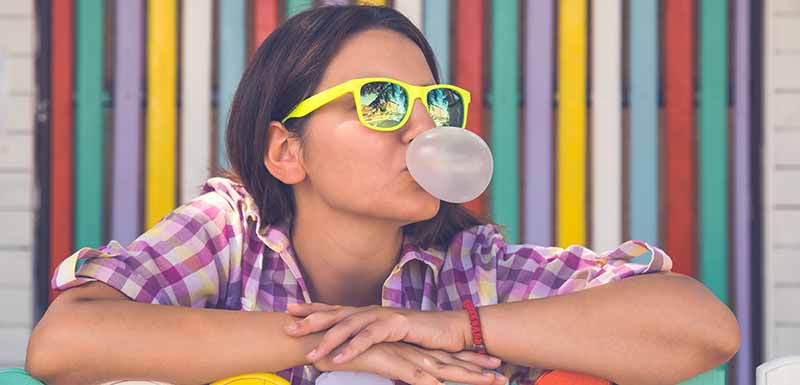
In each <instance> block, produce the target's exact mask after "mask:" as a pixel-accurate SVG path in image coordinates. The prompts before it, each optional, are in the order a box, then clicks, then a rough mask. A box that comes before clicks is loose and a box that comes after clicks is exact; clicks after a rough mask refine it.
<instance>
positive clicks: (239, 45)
mask: <svg viewBox="0 0 800 385" xmlns="http://www.w3.org/2000/svg"><path fill="white" fill-rule="evenodd" d="M245 3H246V1H244V0H225V1H221V2H219V19H218V20H219V56H218V60H219V62H218V63H219V99H218V100H219V105H218V108H217V164H218V165H219V166H220V167H222V168H227V167H228V158H227V155H226V153H225V125H226V123H227V121H228V114H229V113H230V107H231V102H232V101H233V94H234V92H236V86H237V85H238V84H239V79H240V78H241V77H242V71H244V61H245V48H246V46H245V45H246V44H245V43H246V41H247V40H246V39H245V25H247V23H246V20H245V18H244V9H245Z"/></svg>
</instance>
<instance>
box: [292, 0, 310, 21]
mask: <svg viewBox="0 0 800 385" xmlns="http://www.w3.org/2000/svg"><path fill="white" fill-rule="evenodd" d="M312 5H314V0H286V18H287V19H288V18H290V17H292V16H294V15H296V14H298V13H300V12H303V11H305V10H306V9H309V8H311V6H312Z"/></svg>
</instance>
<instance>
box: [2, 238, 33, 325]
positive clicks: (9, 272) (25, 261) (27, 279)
mask: <svg viewBox="0 0 800 385" xmlns="http://www.w3.org/2000/svg"><path fill="white" fill-rule="evenodd" d="M0 266H3V270H2V271H0V287H9V288H17V289H26V290H32V289H33V284H34V282H33V258H32V256H31V253H30V252H29V251H25V250H0ZM4 311H8V309H5V310H4Z"/></svg>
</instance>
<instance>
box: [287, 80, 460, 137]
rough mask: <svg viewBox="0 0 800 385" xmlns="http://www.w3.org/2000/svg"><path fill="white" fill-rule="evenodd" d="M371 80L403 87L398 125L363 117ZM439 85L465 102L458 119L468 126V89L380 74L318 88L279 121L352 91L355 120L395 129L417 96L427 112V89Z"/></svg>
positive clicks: (387, 129)
mask: <svg viewBox="0 0 800 385" xmlns="http://www.w3.org/2000/svg"><path fill="white" fill-rule="evenodd" d="M372 82H389V83H394V84H397V85H399V86H400V87H401V88H403V89H404V90H405V91H406V93H407V94H408V106H406V114H405V116H403V120H401V121H400V122H399V123H397V125H395V126H392V127H376V126H373V125H371V124H368V123H367V121H366V120H365V119H364V116H363V115H362V111H361V108H360V107H361V102H360V98H361V87H362V86H364V85H365V84H368V83H372ZM438 88H447V89H450V90H453V91H455V92H456V93H457V94H458V95H459V96H460V97H461V100H463V102H464V118H463V121H462V122H461V128H464V127H466V126H467V113H468V112H469V102H470V94H469V91H467V90H465V89H463V88H461V87H457V86H454V85H452V84H432V85H429V86H415V85H412V84H408V83H406V82H403V81H400V80H397V79H392V78H380V77H377V78H376V77H371V78H357V79H351V80H348V81H346V82H344V83H341V84H339V85H336V86H333V87H331V88H328V89H327V90H325V91H321V92H319V93H317V94H315V95H312V96H310V97H308V98H306V99H305V100H303V101H302V102H300V104H298V105H297V107H295V108H294V109H293V110H292V112H290V113H289V115H286V117H285V118H283V119H282V120H281V123H286V121H287V120H289V119H292V118H302V117H304V116H306V115H308V114H310V113H312V112H314V111H316V110H317V109H318V108H320V107H322V106H324V105H326V104H328V103H330V102H332V101H334V100H336V99H337V98H339V97H340V96H342V95H344V94H346V93H348V92H349V93H351V94H353V102H354V103H355V105H356V110H357V112H358V120H360V121H361V124H363V125H364V126H366V127H367V128H369V129H372V130H376V131H386V132H388V131H395V130H398V129H399V128H400V127H403V125H405V124H406V122H407V121H408V119H409V117H410V116H411V109H412V108H413V105H414V101H415V100H416V99H420V100H421V101H422V104H423V105H424V106H425V110H426V112H427V111H429V106H428V99H427V97H426V96H427V95H428V92H429V91H430V90H434V89H438ZM428 113H429V114H430V112H428Z"/></svg>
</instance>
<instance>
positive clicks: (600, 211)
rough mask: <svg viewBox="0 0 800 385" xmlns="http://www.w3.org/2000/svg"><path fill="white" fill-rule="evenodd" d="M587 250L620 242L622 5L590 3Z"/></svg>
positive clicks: (608, 0)
mask: <svg viewBox="0 0 800 385" xmlns="http://www.w3.org/2000/svg"><path fill="white" fill-rule="evenodd" d="M591 9H592V34H591V35H592V60H593V65H592V79H593V81H594V84H593V88H592V115H591V119H592V131H593V134H592V143H591V146H592V181H591V183H592V196H591V200H592V205H591V206H592V214H591V215H592V218H594V221H592V248H593V249H595V250H610V249H613V248H614V247H616V246H618V245H619V244H620V243H621V241H622V186H623V184H622V151H623V150H622V115H621V114H622V70H621V68H622V2H621V0H593V1H592V7H591Z"/></svg>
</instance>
